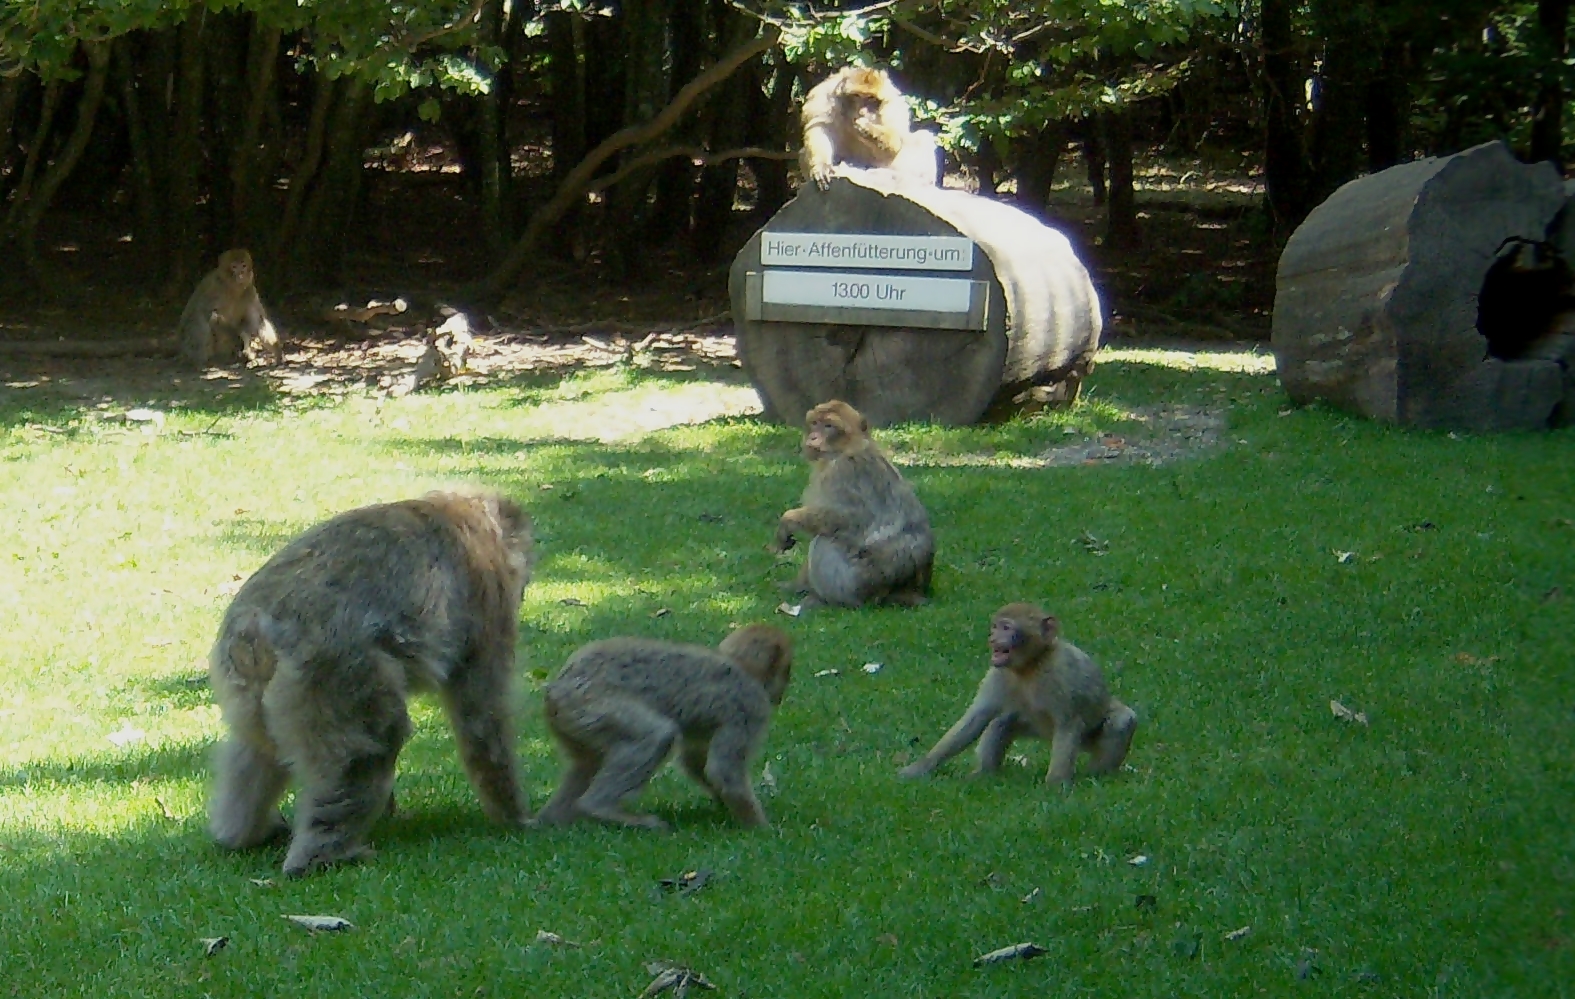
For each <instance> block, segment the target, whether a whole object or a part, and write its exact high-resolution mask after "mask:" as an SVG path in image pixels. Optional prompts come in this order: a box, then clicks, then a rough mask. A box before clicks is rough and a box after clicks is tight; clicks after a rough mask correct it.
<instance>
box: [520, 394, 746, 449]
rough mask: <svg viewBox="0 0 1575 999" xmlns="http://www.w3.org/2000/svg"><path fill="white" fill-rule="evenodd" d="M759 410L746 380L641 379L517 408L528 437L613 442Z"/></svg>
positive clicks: (522, 432) (521, 433)
mask: <svg viewBox="0 0 1575 999" xmlns="http://www.w3.org/2000/svg"><path fill="white" fill-rule="evenodd" d="M759 412H760V399H759V397H758V396H756V395H755V390H754V389H753V388H750V387H749V386H747V385H731V384H725V383H717V382H695V383H691V384H677V385H661V384H642V385H636V386H634V387H632V388H626V389H620V390H617V391H611V392H601V393H588V394H587V395H586V396H585V397H581V398H576V399H574V400H572V401H567V402H543V403H542V404H541V405H539V406H535V407H533V408H531V409H529V410H527V411H524V412H522V413H520V414H519V416H518V419H517V422H516V427H517V431H518V433H519V434H520V435H521V436H522V437H526V438H528V437H540V438H548V439H552V438H556V439H560V440H596V441H603V442H612V441H622V440H628V439H630V438H634V437H640V436H644V435H646V434H649V433H652V432H654V431H657V430H664V429H666V428H668V427H673V426H678V425H682V424H693V423H704V422H706V421H708V420H715V419H719V418H722V417H733V416H749V415H754V414H757V413H759Z"/></svg>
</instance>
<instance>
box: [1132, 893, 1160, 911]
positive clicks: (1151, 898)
mask: <svg viewBox="0 0 1575 999" xmlns="http://www.w3.org/2000/svg"><path fill="white" fill-rule="evenodd" d="M1132 904H1133V905H1135V906H1137V907H1138V908H1139V909H1154V908H1157V907H1158V906H1159V897H1158V896H1156V895H1139V896H1138V897H1137V898H1135V899H1133V900H1132Z"/></svg>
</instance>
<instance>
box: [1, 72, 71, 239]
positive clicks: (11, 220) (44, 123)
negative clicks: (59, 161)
mask: <svg viewBox="0 0 1575 999" xmlns="http://www.w3.org/2000/svg"><path fill="white" fill-rule="evenodd" d="M60 90H61V86H60V81H59V80H50V81H49V82H48V83H46V84H44V96H43V100H42V102H41V104H40V106H39V111H38V126H37V127H36V128H34V129H33V138H32V139H31V140H29V141H28V144H27V159H25V160H24V161H23V162H22V177H21V179H20V180H18V181H17V182H16V188H15V190H14V191H13V192H12V196H11V210H10V211H8V212H6V215H5V222H4V224H0V238H3V237H4V236H5V234H6V233H7V232H9V231H10V230H11V227H12V226H13V225H16V224H17V223H19V222H20V221H21V219H22V212H23V210H24V209H25V207H26V205H27V203H28V201H29V200H30V199H31V198H32V193H33V178H34V176H35V175H36V173H37V170H38V164H39V163H41V162H43V158H44V147H45V146H47V145H48V144H49V140H50V137H51V133H52V132H53V131H54V127H55V112H56V111H57V110H58V109H59V108H60Z"/></svg>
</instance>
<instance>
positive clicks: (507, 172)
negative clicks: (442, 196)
mask: <svg viewBox="0 0 1575 999" xmlns="http://www.w3.org/2000/svg"><path fill="white" fill-rule="evenodd" d="M504 6H505V0H486V3H485V4H484V5H483V6H482V8H481V23H480V24H479V25H478V36H477V39H476V40H477V43H478V44H479V45H483V46H487V47H491V48H495V49H500V50H503V51H504V52H505V54H504V55H503V56H502V63H501V65H499V66H498V68H497V70H496V71H495V72H494V73H493V74H492V86H491V87H490V88H489V89H488V90H487V92H486V93H485V94H483V95H482V97H481V100H480V102H479V107H478V108H477V129H476V131H477V137H478V139H479V142H480V150H479V153H480V155H479V157H478V159H479V160H480V162H479V163H477V164H476V166H477V169H478V172H479V173H480V176H481V235H482V239H483V240H484V241H485V242H486V244H487V257H488V259H489V260H494V261H495V260H499V259H501V258H502V256H503V253H504V251H505V250H506V249H507V248H508V241H509V237H510V236H511V235H512V233H513V228H514V227H513V224H512V221H511V217H510V216H511V209H512V201H511V200H510V198H509V189H510V186H511V185H510V182H511V181H512V180H513V168H512V165H511V161H510V158H509V146H510V144H509V133H508V109H509V104H510V102H511V101H512V100H513V96H514V94H513V87H512V86H510V83H511V77H512V73H513V64H512V63H511V62H510V59H509V55H508V54H507V41H508V32H509V23H508V15H507V13H506V12H505V10H504Z"/></svg>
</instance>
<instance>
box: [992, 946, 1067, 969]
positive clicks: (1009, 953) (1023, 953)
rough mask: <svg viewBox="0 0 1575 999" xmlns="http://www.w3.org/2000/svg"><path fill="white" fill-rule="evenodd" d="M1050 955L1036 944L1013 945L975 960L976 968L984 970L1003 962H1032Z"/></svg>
mask: <svg viewBox="0 0 1575 999" xmlns="http://www.w3.org/2000/svg"><path fill="white" fill-rule="evenodd" d="M1048 953H1050V952H1049V951H1048V950H1045V949H1044V948H1043V947H1041V946H1039V945H1038V944H1036V943H1019V944H1012V945H1011V946H1010V947H1002V948H1000V949H999V950H992V951H990V952H989V953H988V954H980V955H979V956H978V957H976V958H974V959H973V966H974V967H975V968H982V967H984V966H985V965H987V964H1000V963H1001V962H1002V961H1031V960H1033V959H1034V958H1036V957H1040V956H1041V955H1044V954H1048Z"/></svg>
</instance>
